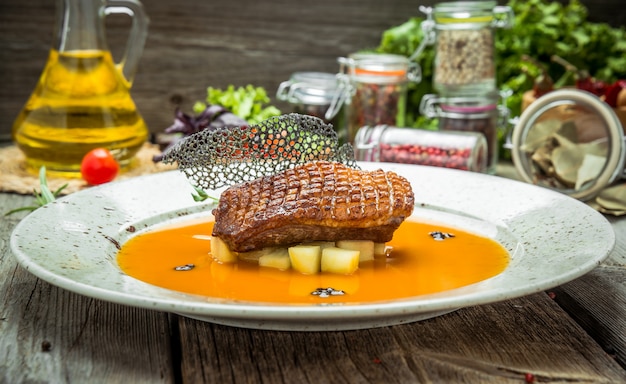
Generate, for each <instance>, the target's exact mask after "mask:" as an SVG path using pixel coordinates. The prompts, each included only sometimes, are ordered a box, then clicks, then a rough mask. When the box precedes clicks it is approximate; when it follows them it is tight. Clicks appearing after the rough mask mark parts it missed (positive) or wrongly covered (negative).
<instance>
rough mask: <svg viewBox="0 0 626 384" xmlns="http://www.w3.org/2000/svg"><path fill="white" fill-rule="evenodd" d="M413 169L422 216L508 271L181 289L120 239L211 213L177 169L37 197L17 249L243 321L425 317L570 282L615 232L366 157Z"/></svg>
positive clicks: (27, 257)
mask: <svg viewBox="0 0 626 384" xmlns="http://www.w3.org/2000/svg"><path fill="white" fill-rule="evenodd" d="M362 166H363V168H365V169H372V168H384V169H390V170H394V171H396V172H398V173H400V174H402V175H404V176H406V177H407V178H408V179H409V180H411V182H412V184H413V188H414V191H415V195H416V209H415V213H414V215H415V216H418V217H420V218H427V219H432V220H436V221H438V222H441V223H443V224H447V225H452V226H455V227H459V228H462V229H466V230H469V231H473V232H477V233H480V234H482V235H484V236H488V237H491V238H493V239H495V240H496V241H498V242H500V243H501V244H502V245H503V246H504V247H505V248H506V249H508V251H509V252H510V254H511V262H510V264H509V266H508V267H507V269H506V270H505V271H504V272H502V273H501V274H499V275H497V276H495V277H493V278H491V279H488V280H485V281H482V282H479V283H476V284H472V285H469V286H465V287H462V288H459V289H454V290H450V291H445V292H441V293H437V294H429V295H423V296H417V297H412V298H409V299H404V300H394V301H386V302H372V303H363V304H350V305H348V304H346V305H332V306H328V305H324V304H323V299H320V305H263V304H260V303H250V302H240V301H228V300H218V299H213V298H211V297H201V296H195V295H189V294H183V293H179V292H175V291H171V290H167V289H163V288H158V287H155V286H152V285H150V284H147V283H144V282H141V281H139V280H136V279H134V278H132V277H130V276H127V275H125V274H124V273H123V272H122V271H121V270H120V268H119V267H118V265H117V263H116V253H117V250H118V247H119V245H120V244H123V243H124V242H125V241H127V240H128V239H129V238H130V237H132V236H135V235H137V234H138V233H141V232H142V231H145V230H148V229H150V228H151V227H153V226H155V225H160V224H163V223H165V222H170V221H173V220H179V219H180V218H181V217H189V215H207V214H208V213H207V210H208V209H207V208H208V207H207V206H206V205H204V204H201V203H196V202H194V201H193V200H192V199H191V195H190V194H191V192H193V190H192V188H191V186H190V185H189V183H188V182H187V180H186V179H185V178H184V176H182V174H180V173H179V172H177V171H174V172H168V173H163V174H157V175H152V176H146V177H139V178H136V179H132V180H128V181H125V182H119V183H111V184H108V185H104V186H101V187H97V188H92V189H89V190H86V191H82V192H78V193H75V194H72V195H70V196H68V197H65V198H62V199H59V200H57V201H55V202H54V203H51V204H49V205H47V206H45V207H43V208H40V209H38V210H37V211H35V212H33V213H32V214H30V215H29V216H27V217H26V218H25V219H24V220H22V221H21V222H20V223H19V224H18V226H17V227H16V228H15V231H14V232H13V234H12V236H11V249H12V250H13V253H14V255H15V257H16V258H17V260H18V262H19V263H20V264H21V265H22V266H23V267H24V268H26V269H28V270H29V271H30V272H31V273H33V274H34V275H36V276H38V277H40V278H42V279H44V280H46V281H48V282H50V283H52V284H54V285H57V286H59V287H62V288H65V289H68V290H71V291H74V292H77V293H80V294H83V295H86V296H90V297H94V298H98V299H102V300H108V301H112V302H116V303H120V304H125V305H131V306H137V307H143V308H149V309H155V310H161V311H168V312H175V313H179V314H182V315H184V316H188V317H192V318H196V319H200V320H204V321H210V322H215V323H220V324H227V325H232V326H239V327H248V328H260V329H274V330H300V331H321V330H345V329H359V328H370V327H380V326H387V325H395V324H401V323H407V322H413V321H418V320H423V319H426V318H430V317H434V316H438V315H441V314H443V313H447V312H450V311H453V310H456V309H458V308H462V307H467V306H473V305H479V304H486V303H492V302H496V301H500V300H506V299H511V298H515V297H519V296H523V295H528V294H532V293H535V292H540V291H543V290H546V289H549V288H551V287H554V286H557V285H560V284H563V283H565V282H567V281H570V280H572V279H574V278H576V277H578V276H581V275H583V274H584V273H586V272H588V271H590V270H591V269H593V268H594V267H595V266H597V265H598V264H599V263H601V262H602V261H603V260H604V259H605V258H606V257H607V256H608V254H609V252H610V251H611V249H612V248H613V246H614V244H615V235H614V233H613V230H612V229H611V226H610V225H609V223H608V221H607V220H606V219H605V218H604V217H603V216H602V215H600V214H598V213H597V212H596V211H594V210H593V209H591V208H589V207H588V206H587V205H585V204H583V203H581V202H579V201H578V200H575V199H572V198H570V197H567V196H565V195H562V194H559V193H558V192H553V191H550V190H548V189H543V188H540V187H536V186H532V185H530V184H524V183H521V182H516V181H511V180H507V179H502V178H499V177H494V176H488V175H483V174H477V173H471V172H464V171H456V170H448V169H442V168H433V167H422V166H411V165H400V164H387V163H362Z"/></svg>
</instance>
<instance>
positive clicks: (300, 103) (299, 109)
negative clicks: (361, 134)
mask: <svg viewBox="0 0 626 384" xmlns="http://www.w3.org/2000/svg"><path fill="white" fill-rule="evenodd" d="M342 90H343V88H342V85H341V84H340V82H339V81H338V79H337V75H336V74H334V73H325V72H295V73H293V74H292V75H291V77H290V78H289V80H287V81H283V82H282V83H281V84H280V85H279V86H278V90H277V91H276V98H278V99H279V100H282V101H286V102H288V103H289V104H290V105H291V107H292V111H293V112H294V113H299V114H302V115H310V116H315V117H318V118H320V119H322V120H324V121H325V122H326V123H329V124H332V125H333V127H334V128H335V131H336V132H337V135H338V136H339V141H340V143H343V142H345V140H346V132H345V127H344V115H343V113H342V110H341V108H342V106H339V108H336V109H335V108H334V107H333V108H331V105H332V102H333V100H334V99H336V98H338V95H339V94H340V93H341V92H342Z"/></svg>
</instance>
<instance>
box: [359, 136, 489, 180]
mask: <svg viewBox="0 0 626 384" xmlns="http://www.w3.org/2000/svg"><path fill="white" fill-rule="evenodd" d="M354 150H355V157H356V160H359V161H375V162H387V163H404V164H418V165H430V166H437V167H445V168H454V169H460V170H466V171H474V172H485V171H486V169H487V142H486V141H485V137H484V136H483V135H482V134H480V133H475V132H452V131H449V132H442V131H428V130H424V129H416V128H399V127H393V126H388V125H377V126H364V127H361V129H359V131H358V132H357V135H356V137H355V141H354Z"/></svg>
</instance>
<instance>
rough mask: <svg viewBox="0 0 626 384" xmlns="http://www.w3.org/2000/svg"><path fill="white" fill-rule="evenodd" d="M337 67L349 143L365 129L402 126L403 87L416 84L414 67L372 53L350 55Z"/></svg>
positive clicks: (404, 60)
mask: <svg viewBox="0 0 626 384" xmlns="http://www.w3.org/2000/svg"><path fill="white" fill-rule="evenodd" d="M339 63H340V76H341V78H342V79H343V82H344V85H345V94H344V100H345V105H346V108H347V110H346V118H347V135H348V136H347V138H348V141H349V142H353V141H354V137H355V136H356V132H357V130H358V129H359V128H360V127H362V126H365V125H370V126H374V125H378V124H387V125H397V126H402V125H404V119H405V110H406V95H407V84H408V82H409V81H418V77H419V76H418V75H417V74H416V73H415V70H416V68H417V67H416V66H414V65H411V64H410V62H409V60H408V59H407V58H406V57H404V56H400V55H391V54H376V53H357V54H352V55H350V56H349V57H347V58H345V57H341V58H339Z"/></svg>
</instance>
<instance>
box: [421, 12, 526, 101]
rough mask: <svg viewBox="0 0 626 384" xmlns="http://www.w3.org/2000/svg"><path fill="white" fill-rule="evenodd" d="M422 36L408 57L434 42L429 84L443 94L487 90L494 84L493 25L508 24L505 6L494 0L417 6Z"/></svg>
mask: <svg viewBox="0 0 626 384" xmlns="http://www.w3.org/2000/svg"><path fill="white" fill-rule="evenodd" d="M420 10H421V11H422V12H423V13H425V14H426V16H427V20H425V21H424V22H423V23H422V29H423V30H424V36H425V38H424V39H423V40H422V44H421V45H420V46H419V47H418V48H417V50H416V52H415V53H414V54H413V56H412V57H417V56H419V55H420V54H421V52H422V51H423V50H424V49H425V47H426V45H432V44H434V45H435V61H434V68H433V88H434V90H435V91H436V92H437V93H439V94H441V95H446V96H454V95H471V94H477V93H483V92H489V91H491V90H493V89H495V87H496V66H495V45H494V28H504V27H510V26H511V25H512V22H513V20H514V15H513V11H512V9H511V8H510V7H508V6H496V2H495V1H456V2H444V3H438V4H435V6H434V8H431V7H424V6H422V7H420Z"/></svg>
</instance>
